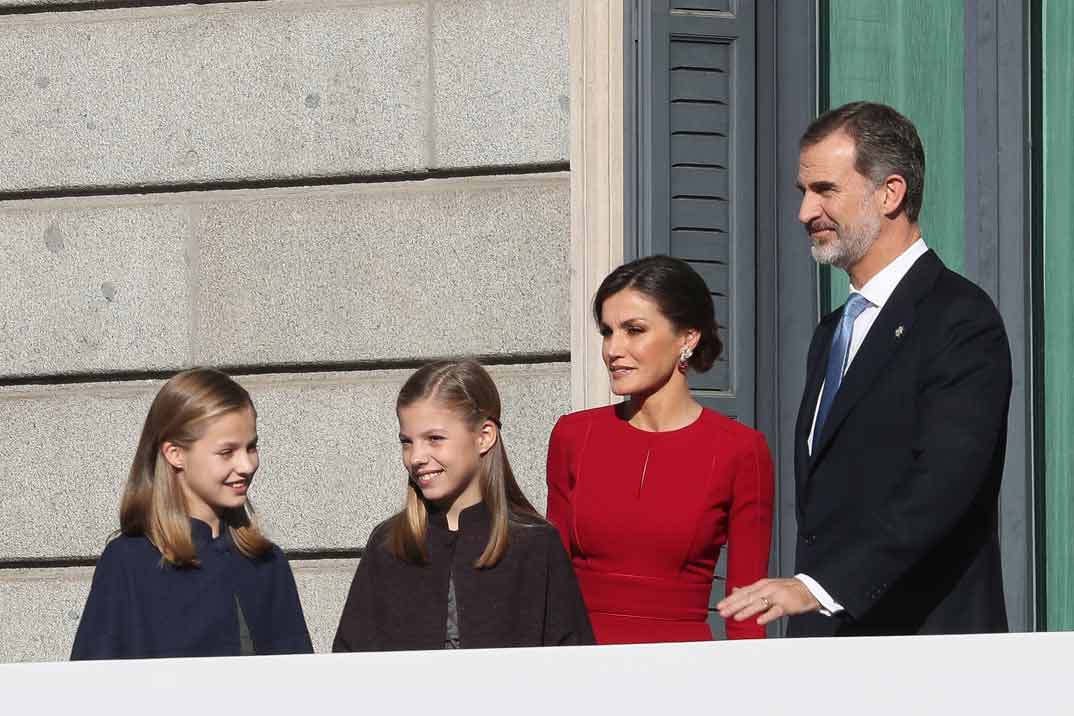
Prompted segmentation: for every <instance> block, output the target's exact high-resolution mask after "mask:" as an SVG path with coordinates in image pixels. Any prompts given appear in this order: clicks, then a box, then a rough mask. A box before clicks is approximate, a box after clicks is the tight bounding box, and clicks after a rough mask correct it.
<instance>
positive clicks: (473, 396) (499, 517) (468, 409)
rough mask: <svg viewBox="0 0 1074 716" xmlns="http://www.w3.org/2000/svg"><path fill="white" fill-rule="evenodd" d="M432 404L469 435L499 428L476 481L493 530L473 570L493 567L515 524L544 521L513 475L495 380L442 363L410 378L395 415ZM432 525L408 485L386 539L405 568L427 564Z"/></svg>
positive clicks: (473, 368)
mask: <svg viewBox="0 0 1074 716" xmlns="http://www.w3.org/2000/svg"><path fill="white" fill-rule="evenodd" d="M428 399H433V400H436V401H437V403H439V404H440V405H441V406H443V407H445V408H447V409H448V410H451V411H452V412H453V413H455V414H456V415H457V416H458V417H460V418H461V419H462V420H463V421H464V422H465V423H466V424H467V425H468V426H469V428H470V429H471V430H474V431H476V430H477V429H478V428H480V427H481V425H482V424H483V423H484V422H485V421H486V420H491V421H492V422H493V423H495V424H496V426H497V437H496V444H495V445H493V446H492V447H491V448H490V449H489V450H488V452H486V453H485V454H484V455H482V456H481V460H480V463H479V468H478V469H479V474H478V475H477V476H476V478H475V479H478V480H480V483H479V484H480V487H481V500H482V501H483V502H484V503H485V505H486V507H487V508H488V511H489V514H490V516H491V522H492V529H491V532H490V534H489V541H488V544H487V545H485V550H484V551H483V552H482V553H481V556H480V557H479V558H478V559H477V561H476V562H475V563H474V566H475V567H479V568H481V567H492V566H493V565H495V564H496V563H497V562H499V561H500V559H501V558H502V557H503V554H504V552H505V551H506V550H507V545H508V543H509V542H510V539H511V536H510V533H511V526H512V525H513V524H521V523H529V524H533V523H534V522H536V523H541V522H543V521H544V520H543V519H542V518H541V516H540V513H538V512H537V510H535V509H534V507H533V505H532V504H530V501H529V500H528V499H526V496H525V495H524V494H523V493H522V488H520V487H519V486H518V482H517V481H516V480H515V475H514V473H513V472H512V471H511V463H510V461H509V460H508V459H507V450H506V449H505V448H504V445H503V435H502V434H501V433H500V432H499V429H498V428H499V426H500V407H501V406H500V393H499V391H497V390H496V384H495V383H494V382H493V381H492V377H491V376H490V375H489V374H488V372H487V371H486V370H485V369H484V368H482V367H481V365H479V364H478V363H476V362H474V361H471V360H467V361H439V362H436V363H429V364H428V365H426V366H423V367H422V368H420V369H418V371H417V372H415V373H414V374H413V375H412V376H410V378H409V379H408V380H407V381H406V383H405V384H404V385H403V388H402V390H400V391H399V398H398V399H397V400H396V403H395V408H396V412H398V411H399V409H400V408H403V407H406V406H408V405H412V404H414V403H416V402H418V401H420V400H428ZM428 521H429V511H428V506H427V505H426V502H425V500H424V499H423V498H422V496H421V492H420V491H419V490H418V488H417V486H415V485H414V483H413V481H412V480H407V486H406V505H405V507H404V508H403V510H402V511H401V512H399V513H398V514H396V515H395V516H394V517H393V518H392V520H391V521H390V523H389V528H388V534H387V537H386V539H385V544H386V546H387V548H388V550H389V551H390V552H391V553H392V554H394V555H395V556H396V557H398V558H399V559H402V560H405V561H407V562H413V563H425V562H427V561H428V558H429V555H428V552H427V551H426V547H425V531H426V527H427V526H428Z"/></svg>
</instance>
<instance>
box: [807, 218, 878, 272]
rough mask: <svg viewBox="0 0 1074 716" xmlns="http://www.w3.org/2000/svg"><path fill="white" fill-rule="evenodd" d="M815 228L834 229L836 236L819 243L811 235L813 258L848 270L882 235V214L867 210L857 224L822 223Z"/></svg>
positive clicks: (821, 262)
mask: <svg viewBox="0 0 1074 716" xmlns="http://www.w3.org/2000/svg"><path fill="white" fill-rule="evenodd" d="M814 228H825V229H832V230H834V231H835V238H834V239H829V240H828V241H826V242H824V243H817V242H816V241H813V240H812V237H810V240H811V244H812V245H811V246H810V251H811V252H812V254H813V260H814V261H816V262H817V263H819V264H830V265H832V266H835V267H836V268H839V269H843V270H844V271H846V270H848V269H849V268H850V267H851V266H853V265H854V264H856V263H858V261H860V260H861V259H862V257H863V256H865V254H867V253H868V252H869V249H870V248H871V247H872V245H873V242H875V241H876V239H877V237H878V236H879V235H880V215H879V214H875V213H873V212H870V211H865V212H864V217H863V219H862V220H861V222H860V223H858V224H857V225H855V226H847V227H840V226H838V225H834V224H822V225H815V226H814Z"/></svg>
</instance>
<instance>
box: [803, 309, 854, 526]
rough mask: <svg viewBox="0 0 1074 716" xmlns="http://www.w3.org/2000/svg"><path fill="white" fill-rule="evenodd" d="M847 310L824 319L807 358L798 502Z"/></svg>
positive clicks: (814, 334) (818, 327)
mask: <svg viewBox="0 0 1074 716" xmlns="http://www.w3.org/2000/svg"><path fill="white" fill-rule="evenodd" d="M842 315H843V310H842V309H839V310H837V311H833V312H832V313H829V314H828V315H827V316H825V317H824V318H823V319H821V322H820V325H818V326H817V329H816V330H815V331H814V333H813V342H812V343H811V344H810V347H809V357H808V359H807V361H806V385H805V391H804V392H803V394H802V404H801V405H800V406H798V421H797V423H796V424H795V429H794V456H795V470H794V477H795V485H796V487H797V490H798V505H801V504H802V503H803V499H802V497H803V494H802V491H803V490H804V489H805V482H806V481H805V477H806V475H807V474H808V471H809V464H810V456H809V444H808V442H809V431H810V430H811V429H812V427H813V414H814V413H815V412H816V409H817V400H818V399H819V398H820V388H821V385H822V384H823V383H824V373H825V370H826V369H827V366H828V351H829V350H830V348H831V344H832V336H833V335H834V334H835V330H836V328H837V327H838V326H839V318H840V316H842Z"/></svg>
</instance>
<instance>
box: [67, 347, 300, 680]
mask: <svg viewBox="0 0 1074 716" xmlns="http://www.w3.org/2000/svg"><path fill="white" fill-rule="evenodd" d="M256 420H257V413H256V412H255V411H254V406H253V402H252V401H251V400H250V395H249V394H248V393H247V392H246V390H244V389H243V388H242V387H241V386H240V385H239V384H238V383H236V382H235V381H233V380H231V378H229V377H228V376H226V375H224V374H223V373H220V372H219V371H215V370H210V369H204V368H199V369H194V370H188V371H184V372H182V373H179V374H178V375H176V376H175V377H173V378H172V379H171V380H169V381H168V382H167V383H166V384H165V385H164V387H163V388H161V390H160V392H159V393H158V394H157V397H156V398H155V399H154V400H153V404H152V406H151V407H150V408H149V415H148V416H147V417H146V420H145V425H144V426H143V428H142V435H141V438H140V440H139V442H138V450H137V453H136V454H135V457H134V463H133V464H132V465H131V471H130V476H129V478H128V480H127V486H126V489H125V490H124V493H123V500H122V503H121V505H120V515H119V523H120V527H119V534H118V536H117V537H116V538H115V539H113V540H112V541H111V542H109V543H108V545H107V546H106V547H105V550H104V554H102V555H101V558H100V560H99V561H98V563H97V569H96V571H95V572H94V574H93V585H92V587H91V589H90V594H89V598H88V599H87V600H86V608H85V610H84V611H83V613H82V621H81V623H80V624H79V626H78V633H77V634H76V636H75V643H74V648H73V649H72V651H71V658H72V659H124V658H146V657H176V656H228V655H245V654H293V653H308V652H312V651H313V648H312V645H311V643H310V638H309V632H308V630H307V629H306V621H305V618H304V617H303V615H302V606H301V605H300V603H299V599H298V592H297V590H296V589H295V580H294V576H293V575H292V574H291V568H290V566H289V565H288V564H287V560H286V559H285V558H284V556H283V553H282V552H281V551H280V549H279V548H278V547H276V546H275V545H274V544H272V542H270V541H269V540H268V539H267V538H266V537H265V536H264V535H263V534H262V533H261V531H260V530H259V529H258V528H257V525H256V523H255V522H254V521H253V519H252V508H251V507H250V505H249V502H248V499H247V492H248V490H249V488H250V483H251V481H252V480H253V477H254V473H255V472H256V471H257V468H258V464H259V459H258V452H257V424H256Z"/></svg>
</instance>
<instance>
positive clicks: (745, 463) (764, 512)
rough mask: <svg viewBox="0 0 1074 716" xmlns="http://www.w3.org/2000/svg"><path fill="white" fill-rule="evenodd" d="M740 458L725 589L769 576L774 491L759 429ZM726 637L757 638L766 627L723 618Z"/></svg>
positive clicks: (732, 501)
mask: <svg viewBox="0 0 1074 716" xmlns="http://www.w3.org/2000/svg"><path fill="white" fill-rule="evenodd" d="M753 438H754V440H753V441H752V444H751V445H750V446H749V448H748V449H747V451H746V454H745V455H743V457H742V459H741V460H740V462H739V465H738V468H737V470H736V471H735V475H734V485H733V488H732V494H731V513H730V516H729V519H728V529H727V593H728V594H730V593H731V591H732V590H733V589H734V588H735V587H744V586H746V585H749V584H753V583H754V582H756V581H757V580H759V579H764V578H765V577H767V576H768V554H769V548H770V547H771V545H772V502H773V497H774V492H775V487H774V483H773V476H772V472H773V471H772V456H771V454H770V453H769V452H768V444H767V443H766V442H765V439H764V436H763V435H762V434H761V433H753ZM725 626H726V629H727V638H728V639H760V638H763V637H764V635H765V628H764V627H763V626H760V625H758V624H757V620H756V619H747V620H745V621H741V622H736V621H735V620H733V619H728V620H726V622H725Z"/></svg>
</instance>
